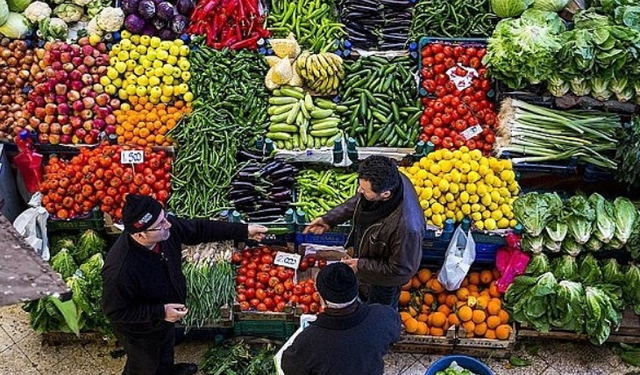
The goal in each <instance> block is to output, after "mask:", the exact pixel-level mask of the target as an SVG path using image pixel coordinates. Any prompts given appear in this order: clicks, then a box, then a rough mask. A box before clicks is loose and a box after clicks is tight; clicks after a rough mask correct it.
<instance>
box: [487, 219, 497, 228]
mask: <svg viewBox="0 0 640 375" xmlns="http://www.w3.org/2000/svg"><path fill="white" fill-rule="evenodd" d="M484 227H485V229H486V230H496V229H498V224H497V223H496V221H495V220H493V219H491V218H489V219H485V220H484Z"/></svg>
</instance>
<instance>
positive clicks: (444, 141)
mask: <svg viewBox="0 0 640 375" xmlns="http://www.w3.org/2000/svg"><path fill="white" fill-rule="evenodd" d="M442 147H445V148H453V140H452V139H451V137H444V138H442Z"/></svg>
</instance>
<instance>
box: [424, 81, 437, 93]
mask: <svg viewBox="0 0 640 375" xmlns="http://www.w3.org/2000/svg"><path fill="white" fill-rule="evenodd" d="M422 88H423V89H425V90H427V92H429V93H433V92H435V91H436V81H434V80H432V79H427V80H424V81H422Z"/></svg>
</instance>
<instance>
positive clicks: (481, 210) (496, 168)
mask: <svg viewBox="0 0 640 375" xmlns="http://www.w3.org/2000/svg"><path fill="white" fill-rule="evenodd" d="M400 171H401V172H402V173H404V174H405V175H406V176H407V177H409V179H410V180H411V183H412V184H413V186H414V187H415V189H416V193H417V194H418V199H419V200H420V206H421V207H422V209H423V210H424V214H425V217H426V219H427V224H429V225H435V226H438V227H440V228H442V227H443V225H444V222H445V221H446V220H447V219H453V220H454V221H455V222H461V221H462V219H463V218H465V217H469V218H470V219H471V222H472V224H473V226H474V227H475V228H477V229H478V230H485V229H486V230H495V229H506V228H510V227H511V228H513V227H515V226H516V224H517V222H516V220H515V215H514V212H513V205H514V202H518V199H516V196H517V194H518V192H519V190H520V188H519V187H518V183H517V182H516V180H515V172H514V171H513V167H512V165H511V161H510V160H508V159H502V160H499V159H496V158H494V157H489V158H487V157H484V156H482V153H481V152H480V150H469V149H468V148H467V147H466V146H462V147H461V148H460V149H459V150H455V151H449V150H444V149H443V150H437V151H434V152H432V153H430V154H429V155H427V156H425V157H423V158H422V159H420V161H417V162H415V163H413V165H411V166H410V167H401V168H400Z"/></svg>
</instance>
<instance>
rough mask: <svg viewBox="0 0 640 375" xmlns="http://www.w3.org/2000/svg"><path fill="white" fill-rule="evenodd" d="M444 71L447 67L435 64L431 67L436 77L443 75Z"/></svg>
mask: <svg viewBox="0 0 640 375" xmlns="http://www.w3.org/2000/svg"><path fill="white" fill-rule="evenodd" d="M446 70H447V67H446V66H445V65H444V64H436V65H434V66H433V73H434V74H436V76H439V75H440V74H443V73H444V72H445V71H446Z"/></svg>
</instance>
